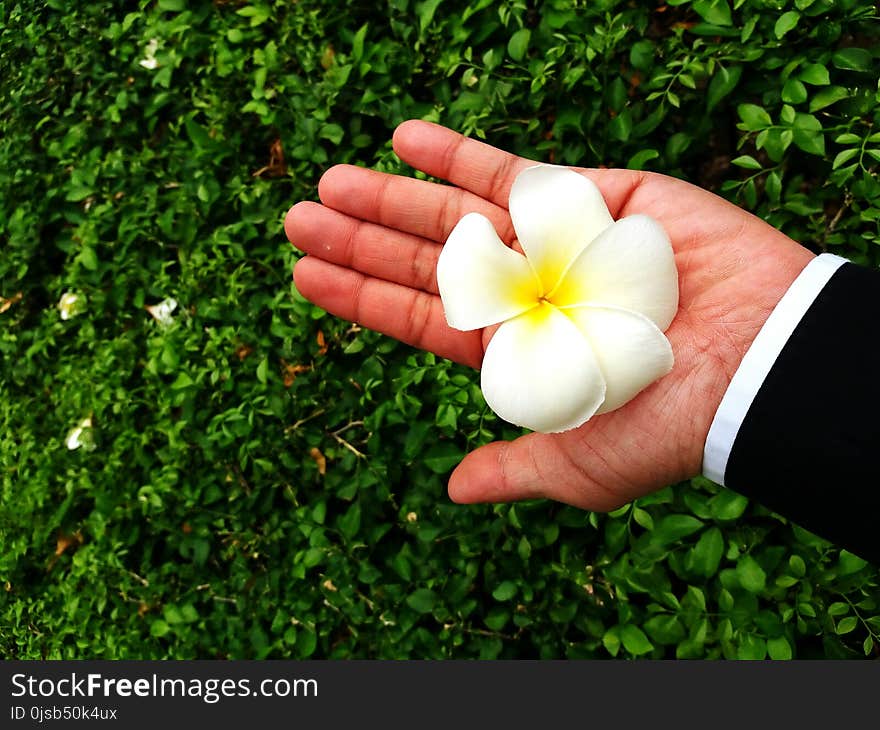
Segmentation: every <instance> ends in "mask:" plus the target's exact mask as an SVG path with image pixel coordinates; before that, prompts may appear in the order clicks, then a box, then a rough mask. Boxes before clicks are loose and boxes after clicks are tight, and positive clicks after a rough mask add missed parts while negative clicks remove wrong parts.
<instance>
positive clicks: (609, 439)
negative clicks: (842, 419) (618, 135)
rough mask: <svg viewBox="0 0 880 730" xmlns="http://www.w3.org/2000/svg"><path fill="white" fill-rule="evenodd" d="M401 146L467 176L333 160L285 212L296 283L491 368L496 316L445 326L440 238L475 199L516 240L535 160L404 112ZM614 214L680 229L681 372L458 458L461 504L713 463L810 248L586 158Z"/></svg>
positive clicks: (590, 499)
mask: <svg viewBox="0 0 880 730" xmlns="http://www.w3.org/2000/svg"><path fill="white" fill-rule="evenodd" d="M394 149H395V151H396V152H397V154H398V155H399V156H400V157H401V159H403V160H404V161H405V162H407V163H408V164H410V165H412V166H413V167H415V168H416V169H419V170H422V171H423V172H425V173H427V174H429V175H432V176H435V177H438V178H442V179H444V180H447V181H449V182H450V183H452V185H453V186H454V187H453V186H448V185H439V184H435V183H431V182H427V181H424V180H416V179H413V178H406V177H400V176H395V175H387V174H383V173H378V172H374V171H371V170H366V169H363V168H358V167H352V166H348V165H339V166H337V167H333V168H331V169H330V170H328V171H327V173H326V174H325V175H324V176H323V178H322V179H321V181H320V183H319V186H318V191H319V195H320V198H321V201H322V204H318V203H311V202H303V203H298V204H297V205H295V206H294V207H293V208H291V210H290V212H289V213H288V214H287V219H286V221H285V229H286V232H287V236H288V238H289V239H290V240H291V241H292V242H293V243H294V244H295V245H296V246H297V247H298V248H300V249H301V250H303V251H304V252H305V253H307V254H308V255H307V256H306V257H305V258H303V259H302V260H300V261H299V262H298V263H297V265H296V268H295V271H294V276H295V281H296V285H297V287H298V289H299V291H300V292H301V293H302V294H303V295H304V296H305V297H307V298H308V299H310V300H311V301H313V302H314V303H315V304H317V305H319V306H321V307H323V308H324V309H326V310H327V311H329V312H331V313H332V314H335V315H337V316H339V317H343V318H345V319H348V320H352V321H355V322H358V323H359V324H361V325H363V326H365V327H369V328H370V329H375V330H378V331H380V332H383V333H385V334H387V335H390V336H392V337H395V338H397V339H399V340H401V341H403V342H406V343H408V344H410V345H414V346H416V347H420V348H423V349H425V350H430V351H431V352H434V353H436V354H438V355H440V356H442V357H448V358H451V359H452V360H456V361H458V362H461V363H464V364H466V365H470V366H472V367H475V368H479V367H480V364H481V362H482V359H483V353H484V352H485V348H486V345H487V344H488V342H489V340H490V339H491V336H492V334H493V332H494V330H495V329H496V328H487V329H485V330H482V331H479V330H478V331H471V332H461V331H458V330H455V329H452V328H450V327H449V326H448V325H447V324H446V320H445V317H444V314H443V306H442V304H441V301H440V297H439V295H438V292H437V281H436V273H435V270H436V264H437V258H438V256H439V255H440V250H441V247H442V243H443V241H445V240H446V238H447V236H448V235H449V232H450V231H451V230H452V228H453V227H454V226H455V224H456V223H457V222H458V221H459V219H461V217H462V216H464V215H465V214H466V213H469V212H478V213H482V214H483V215H485V216H486V217H487V218H489V219H490V220H491V221H492V222H493V224H494V225H495V228H496V230H497V231H498V233H499V235H500V236H501V238H502V239H503V240H504V241H505V243H508V244H509V245H515V243H516V242H515V233H514V230H513V226H512V224H511V221H510V216H509V215H508V213H507V208H506V205H507V200H508V195H509V192H510V187H511V185H512V184H513V180H514V178H515V177H516V175H517V174H518V173H519V172H520V171H521V170H523V169H524V168H526V167H528V166H530V165H533V164H535V163H534V162H533V161H530V160H526V159H523V158H521V157H517V156H515V155H511V154H508V153H506V152H503V151H501V150H498V149H496V148H494V147H491V146H489V145H487V144H483V143H481V142H477V141H475V140H471V139H468V138H466V137H463V136H461V135H459V134H457V133H455V132H453V131H451V130H448V129H446V128H444V127H440V126H437V125H434V124H429V123H427V122H419V121H410V122H405V123H404V124H402V125H401V126H400V127H398V128H397V130H396V131H395V133H394ZM578 172H580V173H582V174H584V175H586V176H587V177H589V178H590V179H591V180H592V181H593V182H595V183H596V185H597V186H598V187H599V189H600V190H601V191H602V194H603V196H604V197H605V201H606V203H607V205H608V209H609V210H610V212H611V214H612V216H613V217H614V218H615V219H618V218H622V217H624V216H627V215H632V214H634V213H643V214H646V215H649V216H651V217H652V218H654V219H656V220H657V221H659V222H660V223H661V224H662V225H663V227H664V228H665V230H666V232H667V233H668V235H669V238H670V240H671V242H672V246H673V249H674V251H675V260H676V265H677V267H678V272H679V288H680V299H679V311H678V314H677V315H676V317H675V320H674V321H673V322H672V324H671V325H670V327H669V329H668V330H667V331H666V336H667V338H668V339H669V341H670V343H671V345H672V349H673V352H674V354H675V367H674V369H673V370H672V372H671V373H670V374H669V375H667V376H666V377H664V378H662V379H661V380H659V381H657V382H656V383H654V384H653V385H651V386H649V387H648V388H647V389H645V390H644V391H642V392H641V393H640V394H639V395H638V396H636V397H635V398H634V399H633V400H631V401H630V402H629V403H627V404H626V405H625V406H623V407H622V408H620V409H618V410H616V411H613V412H611V413H608V414H606V415H602V416H596V417H594V418H593V419H591V420H590V421H588V422H587V423H586V424H584V425H583V426H581V427H580V428H577V429H574V430H571V431H566V432H564V433H559V434H540V433H531V434H528V435H526V436H523V437H521V438H519V439H517V440H515V441H513V442H497V443H493V444H489V445H488V446H484V447H482V448H480V449H477V450H476V451H474V452H473V453H471V454H469V455H468V456H467V457H466V458H465V459H464V461H462V463H461V464H460V465H459V466H458V468H457V469H456V470H455V471H454V472H453V474H452V476H451V478H450V481H449V494H450V496H451V497H452V499H454V500H455V501H458V502H481V501H493V502H501V501H510V500H516V499H526V498H533V497H548V498H552V499H557V500H560V501H562V502H567V503H569V504H572V505H576V506H579V507H583V508H586V509H593V510H608V509H613V508H615V507H618V506H620V505H621V504H624V503H625V502H628V501H630V500H632V499H634V498H636V497H639V496H641V495H644V494H647V493H648V492H651V491H653V490H655V489H659V488H661V487H663V486H665V485H667V484H670V483H672V482H675V481H679V480H681V479H685V478H687V477H690V476H693V475H696V474H698V473H699V472H700V467H701V462H702V452H703V445H704V443H705V441H706V435H707V433H708V430H709V426H710V424H711V421H712V418H713V416H714V414H715V411H716V410H717V407H718V404H719V402H720V401H721V398H722V396H723V394H724V391H725V389H726V388H727V385H728V384H729V382H730V379H731V377H732V376H733V373H734V372H735V371H736V369H737V367H738V365H739V363H740V361H741V360H742V357H743V355H744V354H745V352H746V350H747V349H748V347H749V345H750V344H751V342H752V340H753V339H754V338H755V336H756V335H757V333H758V331H759V330H760V328H761V326H762V325H763V324H764V321H765V320H766V319H767V317H768V316H769V314H770V312H771V311H772V309H773V308H774V306H775V305H776V303H777V302H778V301H779V299H780V298H781V297H782V295H783V294H784V293H785V291H786V289H787V288H788V286H789V285H790V284H791V282H792V281H793V280H794V279H795V277H796V276H797V275H798V274H799V273H800V271H801V270H802V269H803V268H804V267H805V266H806V265H807V263H808V262H809V260H810V259H811V258H812V256H813V254H811V253H810V252H809V251H807V250H806V249H805V248H803V247H802V246H799V245H798V244H796V243H795V242H794V241H792V240H791V239H789V238H788V237H786V236H784V235H783V234H782V233H780V232H779V231H777V230H775V229H774V228H772V227H771V226H768V225H767V224H766V223H764V222H763V221H761V220H760V219H758V218H756V217H755V216H753V215H751V214H749V213H746V212H745V211H743V210H741V209H739V208H737V207H736V206H734V205H732V204H730V203H728V202H727V201H725V200H723V199H721V198H719V197H717V196H716V195H713V194H712V193H709V192H707V191H705V190H702V189H701V188H698V187H695V186H693V185H690V184H688V183H685V182H682V181H681V180H676V179H674V178H671V177H667V176H664V175H658V174H655V173H647V172H637V171H630V170H593V169H578Z"/></svg>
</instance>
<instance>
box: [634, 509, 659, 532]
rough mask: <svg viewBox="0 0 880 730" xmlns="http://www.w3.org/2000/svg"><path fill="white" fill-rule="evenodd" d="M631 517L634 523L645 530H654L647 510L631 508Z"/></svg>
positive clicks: (651, 518) (652, 521) (652, 519)
mask: <svg viewBox="0 0 880 730" xmlns="http://www.w3.org/2000/svg"><path fill="white" fill-rule="evenodd" d="M632 516H633V519H634V520H635V521H636V523H637V524H639V525H641V526H642V527H644V528H645V529H646V530H653V529H654V518H653V517H651V513H650V512H648V511H647V510H644V509H642V508H641V507H633V514H632Z"/></svg>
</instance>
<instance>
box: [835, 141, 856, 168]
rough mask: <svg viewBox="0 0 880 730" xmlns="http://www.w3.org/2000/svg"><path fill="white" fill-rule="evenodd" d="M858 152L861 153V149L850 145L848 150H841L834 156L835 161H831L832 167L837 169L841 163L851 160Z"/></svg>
mask: <svg viewBox="0 0 880 730" xmlns="http://www.w3.org/2000/svg"><path fill="white" fill-rule="evenodd" d="M857 154H859V151H858V150H857V149H856V148H855V147H850V148H849V149H848V150H841V151H840V152H838V153H837V154H836V155H835V156H834V162H832V163H831V169H832V170H836V169H837V168H838V167H840V166H841V165H843V164H845V163H847V162H849V161H850V160H851V159H852V158H853V157H855V156H856V155H857Z"/></svg>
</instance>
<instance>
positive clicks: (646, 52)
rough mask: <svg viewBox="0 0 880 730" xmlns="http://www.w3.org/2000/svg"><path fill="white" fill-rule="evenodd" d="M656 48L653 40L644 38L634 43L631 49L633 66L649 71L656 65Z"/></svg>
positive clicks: (630, 54)
mask: <svg viewBox="0 0 880 730" xmlns="http://www.w3.org/2000/svg"><path fill="white" fill-rule="evenodd" d="M656 53H657V52H656V49H655V47H654V44H653V43H652V42H651V41H648V40H643V41H636V42H635V43H633V45H632V48H630V49H629V62H630V64H631V65H632V67H633V68H636V69H639V70H640V71H647V70H648V69H650V68H651V66H653V65H654V59H655V57H656Z"/></svg>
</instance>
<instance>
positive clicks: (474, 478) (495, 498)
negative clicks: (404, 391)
mask: <svg viewBox="0 0 880 730" xmlns="http://www.w3.org/2000/svg"><path fill="white" fill-rule="evenodd" d="M574 433H576V432H566V433H565V434H542V433H530V434H527V435H526V436H521V437H520V438H518V439H516V440H515V441H510V442H508V441H497V442H495V443H491V444H488V445H487V446H483V447H481V448H479V449H477V450H476V451H473V452H471V453H470V454H468V455H467V456H466V457H465V458H464V460H463V461H462V462H461V464H459V465H458V467H456V469H455V471H453V472H452V475H451V476H450V478H449V496H450V498H451V499H452V500H453V501H454V502H460V503H463V504H472V503H475V502H514V501H518V500H521V499H535V498H538V497H545V498H550V499H555V500H558V501H560V502H565V503H566V504H571V505H574V506H576V507H581V508H582V509H591V510H597V511H607V510H611V509H615V508H617V507H619V506H620V505H622V504H624V503H626V502H627V501H629V499H631V498H632V496H627V494H628V492H629V490H627V489H621V490H620V492H618V491H616V490H612V489H609V488H608V487H607V486H605V485H604V484H603V482H602V481H600V480H599V479H598V478H596V477H594V476H593V474H592V473H591V469H590V467H589V463H590V459H589V456H588V455H587V457H586V458H584V459H583V460H578V462H575V461H573V460H572V457H571V455H570V452H569V450H568V448H567V447H566V443H567V441H569V440H571V436H570V434H574ZM584 464H587V466H585V465H584ZM596 465H597V472H600V473H601V471H603V470H604V468H605V467H604V466H602V460H596Z"/></svg>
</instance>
